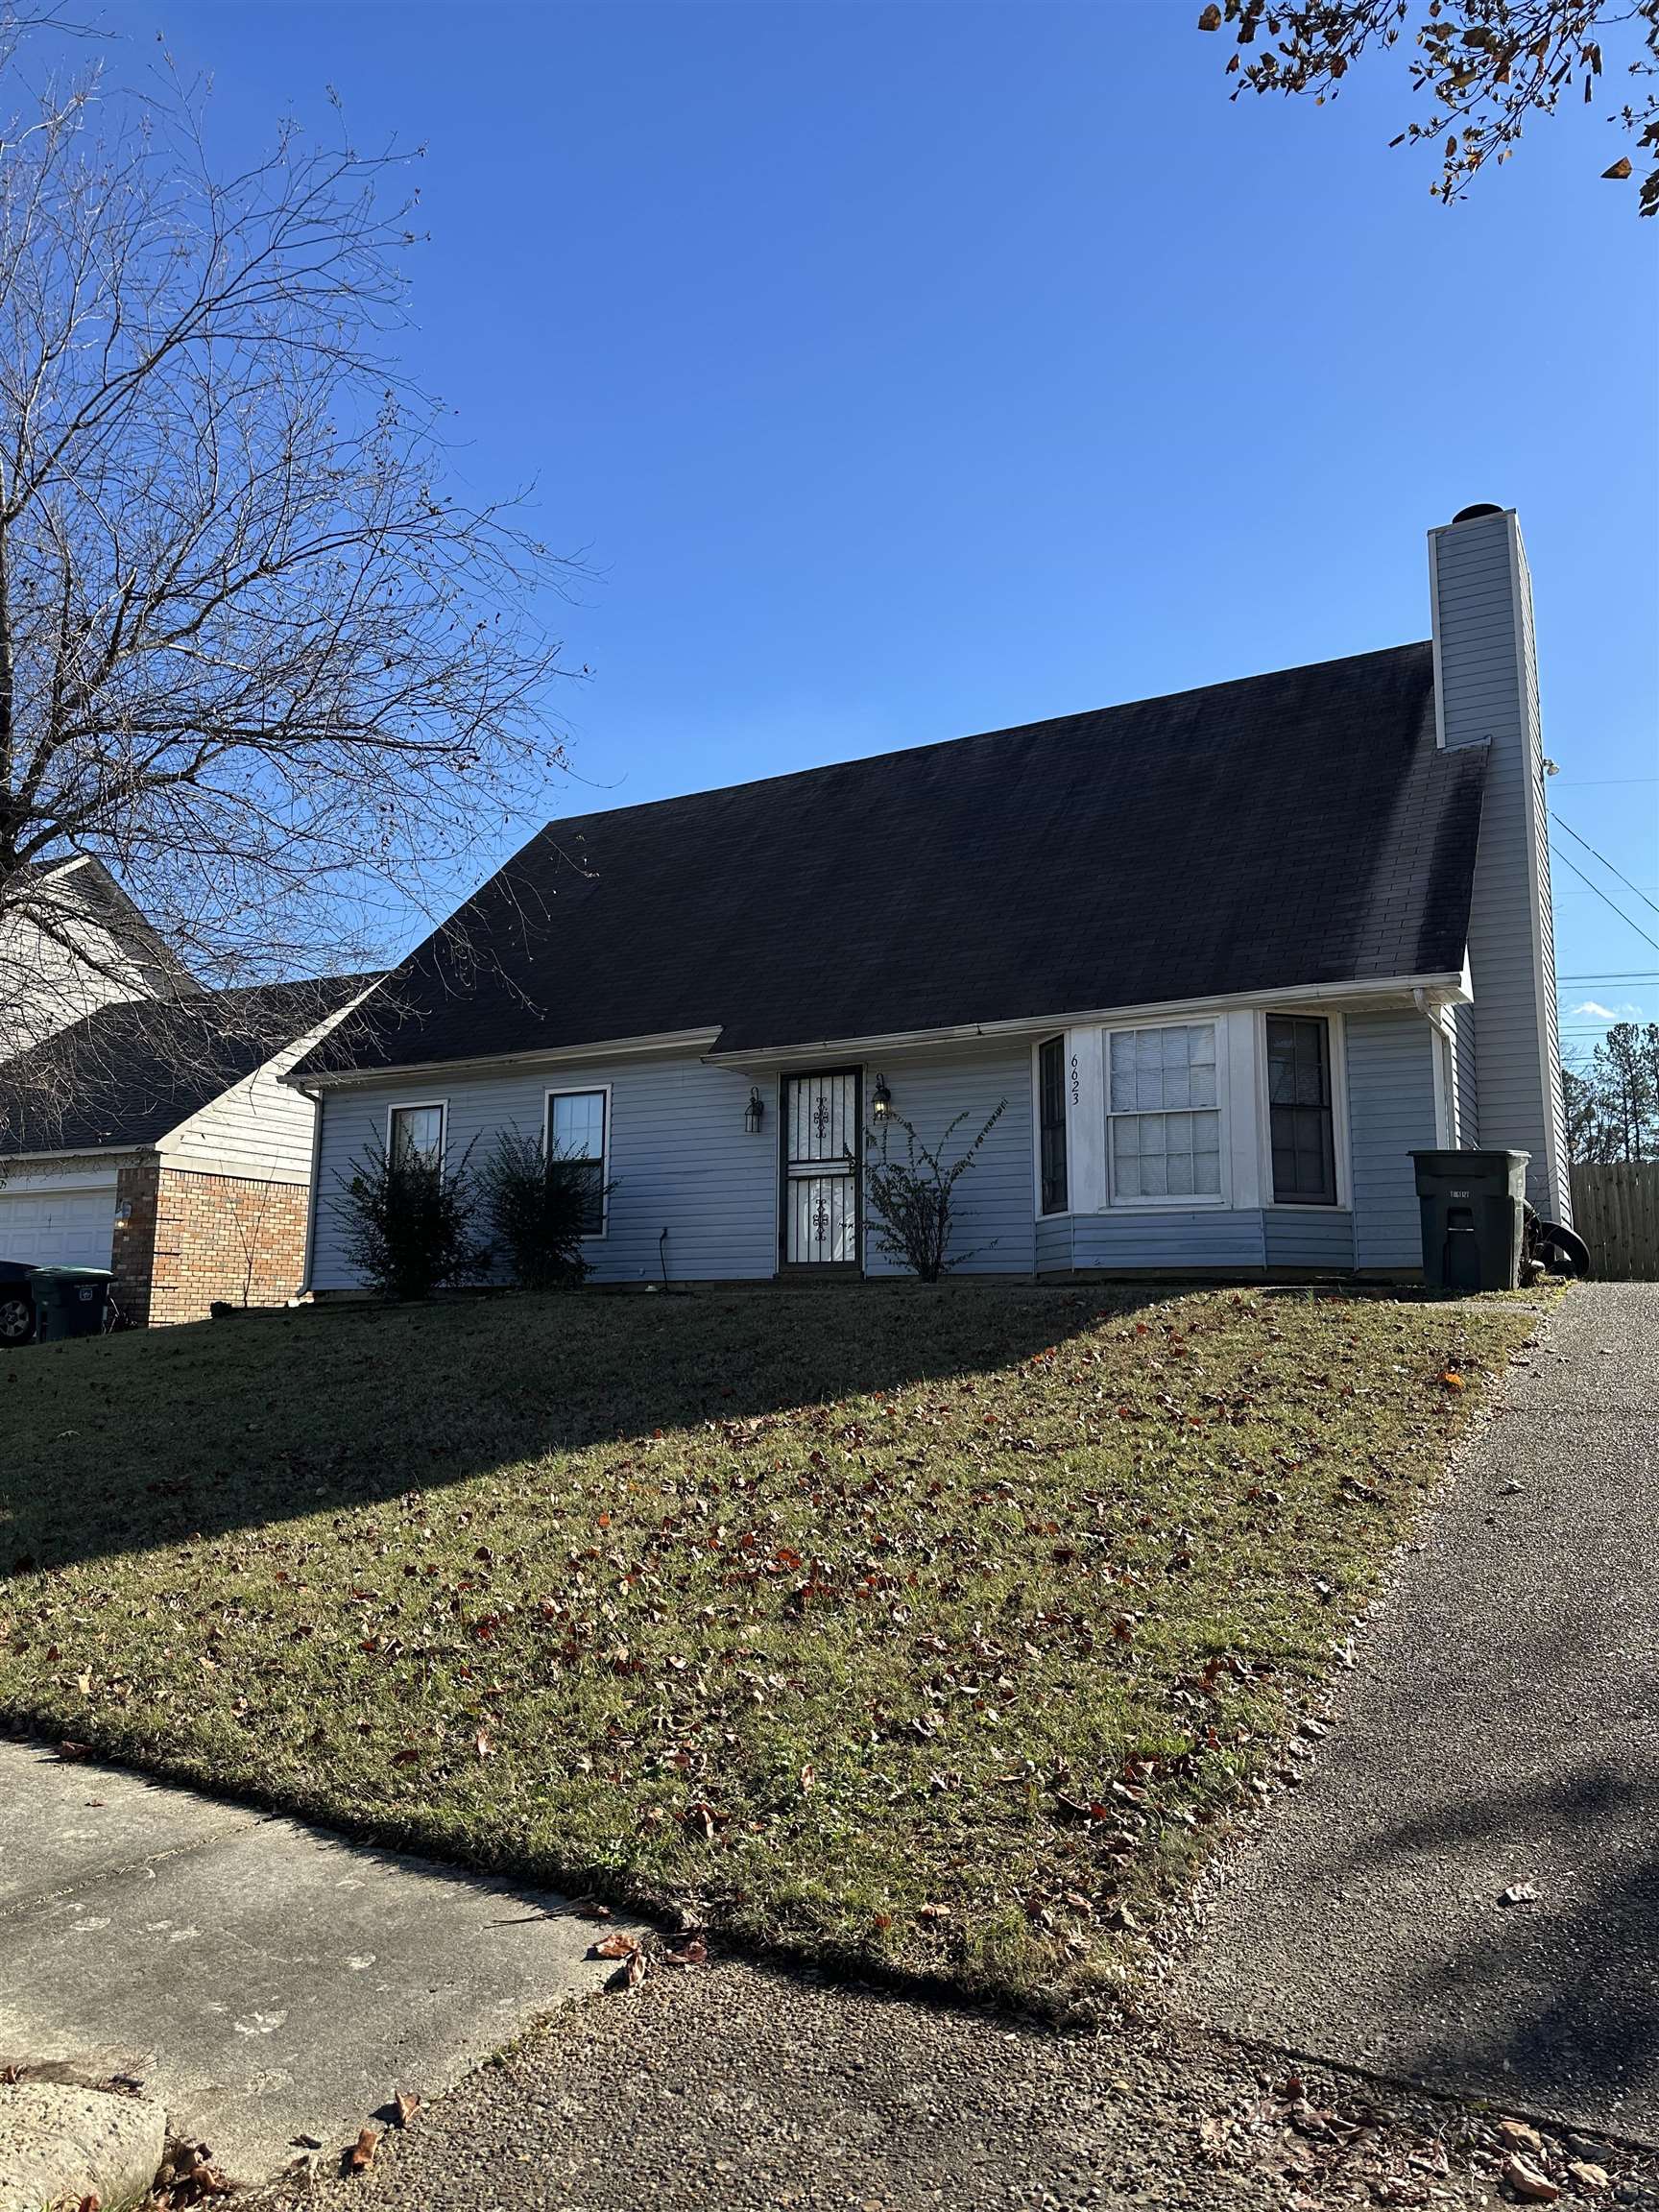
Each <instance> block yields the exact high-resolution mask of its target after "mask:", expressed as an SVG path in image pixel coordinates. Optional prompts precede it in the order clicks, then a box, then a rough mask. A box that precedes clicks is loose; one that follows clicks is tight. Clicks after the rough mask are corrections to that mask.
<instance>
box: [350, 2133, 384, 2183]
mask: <svg viewBox="0 0 1659 2212" xmlns="http://www.w3.org/2000/svg"><path fill="white" fill-rule="evenodd" d="M379 2148H380V2130H379V2129H378V2128H363V2129H362V2131H361V2132H360V2133H359V2135H358V2137H357V2140H356V2142H355V2143H353V2144H352V2146H351V2148H350V2150H349V2152H347V2153H346V2171H347V2173H348V2174H366V2173H367V2172H368V2171H369V2169H370V2167H371V2166H373V2163H374V2153H375V2152H376V2151H377V2150H378V2149H379Z"/></svg>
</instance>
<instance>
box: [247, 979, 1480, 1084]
mask: <svg viewBox="0 0 1659 2212" xmlns="http://www.w3.org/2000/svg"><path fill="white" fill-rule="evenodd" d="M1469 996H1470V991H1469V980H1468V975H1467V974H1466V973H1459V974H1453V973H1452V972H1451V971H1450V970H1448V971H1446V972H1445V973H1442V974H1429V975H1384V976H1378V977H1371V978H1368V979H1366V980H1363V981H1359V980H1354V981H1349V982H1343V983H1292V984H1289V985H1287V986H1286V987H1285V988H1284V989H1283V990H1277V991H1276V990H1273V989H1271V988H1266V987H1264V988H1262V989H1261V990H1257V991H1234V992H1229V993H1227V994H1226V995H1224V996H1221V997H1210V998H1153V999H1147V1000H1144V1001H1142V1003H1140V1004H1136V1005H1128V1006H1121V1005H1120V1006H1097V1007H1092V1008H1089V1009H1086V1010H1083V1009H1078V1008H1071V1009H1070V1011H1067V1012H1064V1013H1058V1014H1022V1015H1020V1016H1018V1017H1017V1018H1014V1019H1012V1020H1009V1021H1005V1022H955V1023H952V1024H950V1025H947V1026H944V1027H940V1028H936V1029H896V1030H889V1031H885V1032H883V1033H880V1034H878V1035H871V1036H863V1037H806V1038H802V1039H800V1040H798V1041H797V1042H796V1043H794V1044H790V1045H763V1046H754V1047H753V1048H751V1049H746V1050H740V1051H731V1052H721V1051H718V1050H717V1049H715V1047H716V1046H718V1043H719V1040H720V1037H721V1035H722V1034H723V1031H722V1030H721V1029H719V1028H713V1029H672V1030H663V1031H661V1032H660V1033H659V1034H657V1035H654V1036H645V1037H613V1038H601V1039H599V1040H597V1041H596V1042H593V1043H590V1044H584V1045H555V1046H543V1047H541V1049H539V1050H532V1051H526V1052H486V1053H479V1054H476V1055H471V1054H465V1053H457V1054H455V1055H454V1056H453V1057H451V1058H449V1059H446V1060H412V1061H409V1062H407V1063H406V1064H403V1065H399V1066H397V1067H395V1068H388V1067H375V1068H348V1069H342V1070H339V1071H337V1072H330V1073H323V1072H319V1071H315V1070H314V1071H312V1072H311V1073H308V1074H304V1075H301V1074H297V1073H294V1072H290V1073H288V1074H286V1075H283V1076H281V1077H280V1078H279V1080H280V1081H281V1082H283V1083H287V1084H289V1085H291V1086H292V1088H293V1089H295V1090H296V1091H303V1092H305V1093H307V1094H309V1095H310V1096H311V1097H313V1098H319V1097H321V1096H323V1095H324V1094H326V1093H328V1092H332V1091H347V1090H360V1089H364V1088H366V1087H368V1086H371V1085H374V1084H382V1085H383V1084H388V1083H396V1084H408V1083H414V1082H417V1081H420V1080H422V1079H424V1078H425V1077H427V1076H443V1075H447V1074H452V1073H453V1072H454V1071H455V1070H459V1069H465V1070H469V1071H470V1072H473V1073H485V1072H488V1071H489V1070H493V1069H504V1070H518V1069H524V1070H530V1069H536V1068H560V1067H565V1066H569V1065H572V1064H576V1063H580V1062H582V1061H590V1060H614V1059H621V1058H644V1057H647V1056H649V1055H651V1054H654V1053H672V1052H694V1053H695V1054H696V1055H697V1057H698V1058H699V1059H700V1060H701V1061H702V1063H703V1065H704V1066H705V1067H708V1068H731V1069H738V1070H740V1069H746V1068H775V1067H782V1066H785V1065H787V1064H788V1063H790V1062H793V1061H800V1060H802V1059H807V1058H813V1057H817V1056H820V1055H829V1054H839V1055H842V1056H845V1057H853V1056H854V1055H857V1054H860V1053H869V1052H882V1051H900V1050H903V1049H904V1048H906V1047H914V1046H926V1045H963V1044H974V1043H976V1042H983V1041H985V1040H987V1039H1006V1040H1008V1041H1009V1042H1010V1043H1012V1042H1015V1041H1017V1040H1019V1039H1021V1038H1027V1037H1043V1036H1051V1035H1052V1034H1053V1032H1054V1031H1055V1030H1056V1029H1066V1028H1071V1027H1075V1026H1077V1025H1078V1024H1080V1023H1111V1022H1138V1021H1142V1020H1143V1019H1145V1018H1146V1017H1148V1016H1160V1017H1162V1016H1167V1015H1172V1016H1177V1017H1178V1016H1181V1015H1186V1014H1207V1013H1216V1012H1220V1011H1223V1010H1224V1009H1226V1008H1229V1007H1235V1006H1322V1005H1338V1006H1340V1005H1352V1004H1353V1003H1354V1001H1355V1000H1357V999H1358V1000H1368V999H1373V998H1376V999H1383V1000H1387V999H1395V1000H1398V999H1403V998H1419V997H1421V998H1425V999H1429V1000H1432V1001H1434V1002H1436V1003H1439V1004H1457V1003H1460V1002H1461V1001H1463V1000H1466V999H1467V998H1469Z"/></svg>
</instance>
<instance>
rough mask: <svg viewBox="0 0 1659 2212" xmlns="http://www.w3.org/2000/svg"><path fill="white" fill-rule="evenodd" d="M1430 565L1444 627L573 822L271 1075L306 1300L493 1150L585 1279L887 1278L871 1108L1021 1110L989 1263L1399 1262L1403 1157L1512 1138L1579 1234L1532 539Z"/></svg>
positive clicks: (1129, 1267) (1444, 541)
mask: <svg viewBox="0 0 1659 2212" xmlns="http://www.w3.org/2000/svg"><path fill="white" fill-rule="evenodd" d="M1429 552H1430V600H1431V608H1430V612H1431V627H1432V635H1431V638H1430V639H1428V640H1426V641H1424V642H1421V643H1414V644H1407V645H1400V646H1397V647H1394V648H1391V649H1389V650H1386V651H1381V652H1368V653H1361V654H1358V655H1356V656H1353V657H1351V658H1348V659H1344V660H1336V661H1324V662H1321V663H1319V664H1317V665H1314V666H1310V667H1302V668H1291V669H1286V670H1283V671H1280V672H1277V673H1274V674H1270V675H1262V676H1252V677H1246V678H1243V679H1241V680H1239V681H1238V682H1234V683H1225V684H1216V685H1207V686H1206V687H1204V688H1203V689H1200V690H1193V691H1186V692H1180V693H1177V694H1175V695H1173V696H1171V697H1168V698H1161V699H1149V700H1142V701H1138V702H1136V703H1134V704H1132V705H1127V706H1119V707H1111V708H1106V709H1100V710H1098V711H1095V712H1091V713H1082V714H1071V715H1067V716H1064V717H1061V718H1059V719H1057V720H1053V721H1045V722H1040V723H1035V724H1032V725H1030V726H1028V727H1025V728H1022V729H1013V730H999V731H995V732H992V733H989V734H986V735H982V736H975V737H967V738H962V739H958V740H956V741H954V742H951V743H947V744H937V745H925V746H922V747H919V748H917V749H915V750H913V751H906V752H900V753H890V754H886V755H884V756H882V757H878V758H875V759H865V760H854V761H850V762H847V763H845V764H842V765H838V766H833V767H828V768H821V769H814V770H811V771H808V772H806V773H805V774H799V775H788V776H778V777H771V778H768V779H766V780H764V781H759V782H753V783H746V784H742V785H739V786H737V787H736V788H733V789H728V790H720V791H710V792H705V793H701V794H699V795H697V796H695V797H691V798H685V799H671V800H665V801H663V802H661V803H660V804H657V805H642V806H629V807H623V808H619V809H616V810H614V811H612V812H606V813H597V814H590V815H588V816H586V817H583V818H581V819H578V820H573V821H562V822H558V823H556V824H553V825H551V826H550V827H549V828H547V829H544V830H543V831H542V832H541V834H540V835H539V836H538V837H536V838H535V839H534V840H533V841H532V842H531V843H530V844H529V845H528V846H527V847H526V848H525V849H524V850H523V851H522V852H521V853H519V854H517V857H516V858H515V859H514V860H512V861H511V862H510V863H509V864H508V866H507V867H505V868H504V869H503V870H502V871H501V872H500V874H499V875H498V876H497V877H495V878H493V881H491V882H490V883H488V884H487V885H486V886H485V887H484V888H483V890H482V891H480V892H479V893H478V895H477V896H476V898H475V899H474V900H473V901H471V902H469V905H468V907H466V908H464V909H463V911H462V913H461V914H460V915H458V916H457V917H456V918H455V922H454V924H453V925H452V926H450V927H449V928H448V929H446V930H445V931H441V932H440V933H438V934H437V935H435V936H434V937H432V938H430V939H428V940H427V942H426V943H425V944H423V945H422V946H421V947H420V948H419V950H417V951H415V952H414V953H413V954H412V955H411V956H410V958H409V959H408V960H407V961H406V962H405V963H404V964H403V966H402V967H401V968H400V969H399V970H397V972H396V973H395V974H394V975H393V976H392V977H391V978H389V979H388V982H387V984H386V985H385V986H383V988H382V990H381V991H380V992H379V993H377V994H375V995H374V996H373V997H372V998H370V999H369V1000H368V1001H367V1002H366V1004H365V1006H364V1007H363V1009H362V1013H361V1016H360V1018H359V1019H358V1020H357V1021H356V1022H354V1024H353V1026H352V1030H351V1033H350V1038H349V1047H347V1046H333V1045H332V1043H330V1044H327V1045H325V1046H323V1047H322V1048H321V1049H319V1050H318V1051H316V1052H313V1053H312V1054H310V1055H309V1056H308V1057H307V1058H306V1059H304V1060H303V1061H301V1063H300V1064H299V1066H298V1067H297V1068H296V1070H294V1072H293V1073H292V1074H291V1075H290V1077H289V1078H288V1080H289V1081H290V1082H291V1083H294V1084H296V1085H299V1086H301V1087H302V1088H303V1089H305V1090H306V1091H307V1092H309V1093H310V1094H312V1095H313V1096H315V1097H316V1099H317V1100H318V1102H319V1105H320V1109H321V1115H322V1128H321V1137H320V1143H319V1172H318V1176H317V1178H316V1182H315V1185H314V1190H313V1201H312V1203H313V1222H312V1246H311V1256H310V1262H309V1271H308V1279H309V1282H310V1284H311V1285H312V1286H314V1288H315V1289H316V1290H317V1292H318V1293H319V1294H320V1295H324V1296H326V1295H329V1294H334V1293H343V1292H348V1291H350V1290H352V1289H354V1288H355V1287H356V1286H357V1279H356V1277H355V1275H354V1273H353V1270H352V1267H351V1265H350V1262H349V1258H348V1255H347V1251H346V1247H345V1241H344V1234H343V1228H342V1224H341V1222H340V1220H339V1218H338V1216H337V1214H336V1212H335V1209H334V1206H333V1205H332V1203H331V1196H330V1194H331V1193H333V1192H335V1191H337V1190H338V1188H339V1186H340V1184H341V1182H342V1181H343V1180H344V1179H345V1178H346V1177H347V1176H349V1172H350V1169H351V1167H352V1165H353V1164H354V1163H355V1162H356V1161H357V1160H359V1159H361V1158H362V1157H363V1155H364V1153H365V1150H366V1148H367V1147H368V1146H369V1145H370V1143H371V1142H372V1141H373V1140H376V1139H378V1140H379V1141H381V1142H386V1143H389V1144H390V1145H392V1146H393V1147H394V1148H396V1147H397V1146H412V1147H415V1148H417V1149H419V1150H421V1151H422V1152H426V1153H430V1154H432V1155H433V1156H435V1157H437V1158H438V1159H440V1160H441V1161H444V1162H446V1163H448V1164H450V1165H451V1166H453V1165H454V1164H456V1163H458V1162H460V1161H462V1160H463V1159H465V1158H466V1157H468V1155H469V1153H470V1152H472V1151H473V1148H475V1147H480V1146H484V1147H487V1146H488V1145H489V1144H490V1143H491V1142H493V1137H494V1135H495V1133H496V1132H498V1131H500V1130H502V1129H505V1128H507V1127H510V1126H511V1127H514V1128H517V1129H518V1130H520V1131H524V1132H528V1133H531V1134H537V1135H541V1136H542V1137H543V1138H544V1139H545V1140H546V1141H548V1142H552V1143H554V1144H556V1145H557V1146H559V1147H560V1149H561V1150H562V1151H564V1152H565V1153H566V1154H575V1155H577V1156H585V1157H589V1158H591V1159H592V1160H593V1161H594V1162H595V1163H596V1164H597V1165H596V1166H595V1168H594V1171H593V1180H594V1184H595V1189H596V1190H597V1189H598V1188H599V1187H600V1186H601V1185H607V1184H613V1185H614V1188H613V1190H612V1193H611V1195H610V1197H609V1200H608V1201H607V1202H603V1203H601V1202H599V1201H598V1200H597V1199H596V1202H595V1209H594V1218H593V1228H592V1235H591V1237H590V1238H589V1247H588V1248H589V1256H590V1259H591V1261H592V1264H593V1270H594V1273H595V1275H596V1277H597V1278H598V1279H599V1280H600V1281H602V1282H614V1283H625V1282H655V1281H657V1280H659V1279H661V1278H668V1279H678V1280H731V1279H742V1278H748V1279H764V1278H769V1277H773V1276H776V1275H779V1274H780V1273H791V1272H795V1271H799V1272H801V1273H803V1274H807V1275H827V1274H830V1273H834V1272H841V1273H847V1274H855V1273H860V1272H861V1273H865V1274H878V1273H881V1272H883V1271H887V1270H889V1269H890V1268H891V1267H892V1265H893V1262H891V1261H890V1260H888V1259H886V1258H885V1257H884V1256H883V1255H881V1254H880V1253H879V1252H878V1250H877V1248H876V1241H875V1238H873V1236H872V1233H871V1224H870V1223H869V1221H868V1220H867V1219H866V1218H865V1207H864V1192H863V1189H862V1178H861V1176H860V1174H859V1172H858V1161H859V1156H860V1152H861V1148H862V1145H863V1142H865V1133H866V1132H870V1131H872V1129H873V1127H874V1125H875V1122H876V1120H877V1118H878V1114H879V1112H880V1110H881V1109H882V1108H884V1107H889V1108H890V1112H891V1115H892V1116H893V1117H895V1118H903V1119H904V1120H907V1121H908V1122H910V1123H912V1124H913V1125H914V1126H915V1127H916V1129H917V1130H918V1132H919V1133H920V1134H921V1135H922V1137H923V1138H924V1139H925V1140H926V1141H927V1142H937V1141H938V1140H939V1138H940V1137H941V1136H942V1135H943V1133H944V1131H945V1129H946V1128H947V1126H948V1125H949V1124H950V1122H951V1121H952V1120H953V1119H954V1118H956V1117H957V1116H963V1117H965V1119H964V1121H963V1122H962V1124H961V1127H960V1129H959V1130H958V1133H957V1137H956V1139H955V1140H954V1141H953V1142H962V1141H964V1140H965V1139H966V1138H967V1137H968V1136H969V1135H970V1134H971V1133H972V1132H973V1131H974V1130H975V1129H976V1128H977V1127H979V1126H980V1125H981V1124H982V1123H983V1121H984V1120H985V1119H986V1118H987V1117H988V1116H989V1115H990V1113H991V1112H992V1110H993V1109H994V1108H995V1107H997V1106H998V1104H999V1103H1004V1102H1005V1107H1006V1110H1005V1112H1004V1113H1003V1114H1002V1116H1001V1118H1000V1119H999V1120H998V1122H997V1124H996V1127H995V1128H994V1130H993V1131H992V1133H991V1136H990V1138H989V1140H988V1141H987V1142H986V1144H985V1146H984V1148H983V1150H982V1152H981V1153H980V1155H979V1157H978V1159H977V1161H976V1163H975V1166H974V1169H973V1171H972V1172H971V1173H970V1174H969V1175H968V1176H967V1177H965V1178H964V1180H963V1181H962V1183H961V1184H960V1185H959V1186H958V1198H959V1201H960V1208H961V1218H960V1226H959V1231H958V1245H957V1249H958V1250H960V1251H970V1250H971V1251H973V1252H974V1255H975V1257H974V1260H973V1262H972V1266H973V1268H974V1270H975V1271H979V1272H984V1273H988V1274H997V1275H1017V1276H1030V1275H1038V1276H1053V1275H1065V1274H1067V1273H1068V1272H1070V1271H1079V1272H1097V1271H1099V1272H1113V1273H1116V1272H1118V1271H1138V1270H1150V1271H1163V1272H1167V1271H1179V1272H1181V1273H1189V1272H1193V1271H1201V1272H1202V1271H1215V1272H1219V1273H1225V1274H1238V1275H1246V1276H1260V1275H1262V1274H1272V1273H1276V1272H1281V1271H1283V1272H1288V1273H1306V1274H1326V1273H1331V1274H1341V1275H1348V1274H1356V1275H1360V1276H1364V1275H1372V1274H1382V1275H1388V1276H1400V1275H1409V1274H1410V1273H1412V1272H1413V1271H1415V1270H1416V1269H1418V1268H1419V1266H1420V1263H1421V1245H1420V1228H1419V1212H1418V1205H1417V1200H1416V1197H1415V1194H1414V1182H1413V1169H1412V1163H1411V1160H1410V1158H1409V1153H1410V1151H1411V1149H1412V1147H1414V1146H1432V1145H1442V1146H1443V1145H1452V1144H1455V1145H1462V1146H1469V1145H1476V1144H1479V1145H1482V1146H1498V1145H1513V1146H1519V1147H1521V1148H1522V1149H1524V1150H1525V1151H1527V1153H1528V1154H1529V1155H1530V1167H1529V1179H1528V1188H1529V1190H1530V1191H1531V1194H1532V1197H1533V1200H1534V1202H1535V1203H1536V1204H1537V1206H1538V1207H1539V1208H1540V1209H1541V1210H1542V1211H1543V1212H1544V1213H1545V1214H1548V1215H1549V1216H1551V1217H1552V1218H1554V1219H1557V1220H1562V1221H1565V1220H1567V1219H1568V1218H1569V1212H1568V1209H1569V1198H1568V1192H1567V1183H1566V1165H1565V1142H1564V1135H1563V1124H1562V1108H1561V1083H1560V1071H1559V1064H1558V1057H1557V1044H1556V1022H1555V993H1554V980H1553V971H1552V955H1551V909H1550V862H1549V844H1548V835H1547V827H1546V814H1545V798H1544V782H1543V754H1542V749H1541V743H1540V731H1539V712H1538V689H1537V681H1536V670H1535V662H1534V653H1533V634H1532V610H1531V602H1530V591H1529V586H1528V582H1527V565H1526V559H1525V555H1524V552H1523V549H1522V543H1521V536H1520V532H1519V529H1518V527H1517V523H1516V518H1515V516H1514V514H1513V513H1512V512H1508V511H1501V510H1499V509H1497V508H1494V507H1478V508H1470V509H1466V510H1465V511H1464V512H1463V513H1462V514H1461V515H1459V516H1458V517H1456V519H1455V521H1453V522H1452V523H1450V524H1448V525H1445V526H1443V527H1440V528H1437V529H1434V530H1432V531H1431V533H1430V538H1429ZM877 1141H878V1142H881V1141H882V1140H880V1139H878V1140H877Z"/></svg>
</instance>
